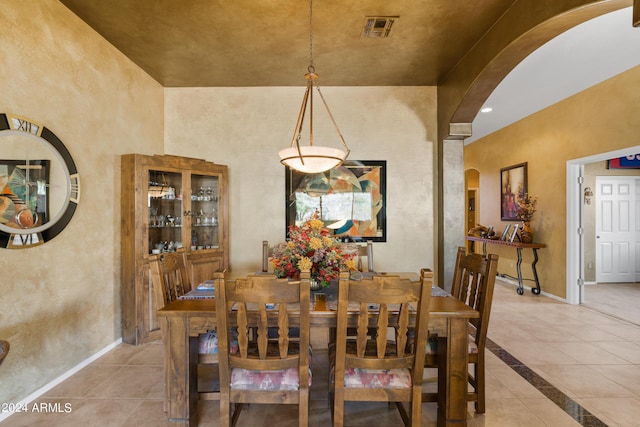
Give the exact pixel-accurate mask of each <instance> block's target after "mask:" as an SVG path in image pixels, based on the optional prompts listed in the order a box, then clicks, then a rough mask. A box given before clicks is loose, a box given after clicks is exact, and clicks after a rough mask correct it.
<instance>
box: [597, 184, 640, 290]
mask: <svg viewBox="0 0 640 427" xmlns="http://www.w3.org/2000/svg"><path fill="white" fill-rule="evenodd" d="M635 181H636V180H635V178H633V177H613V176H602V177H600V176H599V177H596V203H597V204H596V281H597V282H599V283H605V282H609V283H610V282H634V281H635V280H636V252H637V251H636V241H637V238H636V235H637V230H636V223H637V222H638V221H637V220H636V211H637V209H636V199H637V198H636V185H635Z"/></svg>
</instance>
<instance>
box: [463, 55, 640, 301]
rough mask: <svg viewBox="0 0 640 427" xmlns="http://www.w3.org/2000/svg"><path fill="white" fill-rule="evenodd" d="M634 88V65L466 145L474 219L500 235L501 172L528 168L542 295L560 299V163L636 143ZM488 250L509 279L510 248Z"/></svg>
mask: <svg viewBox="0 0 640 427" xmlns="http://www.w3.org/2000/svg"><path fill="white" fill-rule="evenodd" d="M638 85H640V67H635V68H632V69H631V70H628V71H627V72H625V73H622V74H619V75H618V76H616V77H614V78H611V79H609V80H607V81H605V82H603V83H600V84H599V85H596V86H593V87H591V88H589V89H587V90H585V91H583V92H581V93H579V94H576V95H574V96H572V97H571V98H568V99H566V100H564V101H562V102H559V103H557V104H555V105H553V106H551V107H548V108H547V109H545V110H542V111H540V112H538V113H536V114H533V115H531V116H529V117H527V118H525V119H523V120H521V121H519V122H516V123H514V124H512V125H511V126H509V127H506V128H504V129H502V130H500V131H498V132H495V133H493V134H491V135H488V136H487V137H485V138H483V139H480V140H478V141H476V142H474V143H472V144H470V145H468V146H466V147H465V150H464V157H465V159H464V164H465V170H468V169H477V170H478V171H479V172H480V193H481V197H480V201H481V202H480V207H479V215H480V219H479V222H480V223H482V224H483V225H487V226H489V225H493V226H494V227H495V229H496V230H499V231H502V230H503V229H504V227H505V225H506V224H507V222H502V221H500V169H501V168H503V167H505V166H510V165H514V164H517V163H522V162H527V163H528V174H529V194H532V195H537V196H538V197H539V199H538V212H536V215H535V217H534V219H533V221H532V227H533V229H534V231H535V238H534V240H535V241H537V242H543V243H546V244H547V245H548V247H547V248H545V249H542V250H540V251H539V252H538V253H539V256H540V262H539V264H538V273H539V275H540V282H541V286H542V290H543V292H548V293H551V294H554V295H556V296H559V297H562V298H565V296H566V283H565V282H566V278H565V273H566V271H565V266H566V261H565V257H566V256H565V254H566V162H567V161H568V160H572V159H578V158H582V157H586V156H590V155H595V154H599V153H604V152H608V151H612V150H617V149H622V148H625V147H633V146H636V145H638V135H639V134H640V121H638V113H639V112H640V91H638V90H635V88H637V87H638ZM488 248H490V249H491V251H492V252H495V253H498V254H499V255H500V261H499V265H498V270H499V271H500V272H501V273H507V274H511V275H515V267H514V265H515V259H516V254H515V250H510V249H505V248H501V247H497V246H490V247H488ZM525 252H526V253H525V254H524V255H525V263H526V262H528V261H530V251H528V250H527V251H525ZM525 263H523V273H524V276H525V277H527V276H529V277H531V275H530V273H529V272H530V269H529V268H528V266H527V265H526V264H525ZM530 284H531V283H528V285H530Z"/></svg>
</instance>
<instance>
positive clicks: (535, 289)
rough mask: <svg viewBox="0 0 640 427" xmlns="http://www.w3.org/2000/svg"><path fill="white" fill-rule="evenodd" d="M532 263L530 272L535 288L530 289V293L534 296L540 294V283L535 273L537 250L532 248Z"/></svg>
mask: <svg viewBox="0 0 640 427" xmlns="http://www.w3.org/2000/svg"><path fill="white" fill-rule="evenodd" d="M532 250H533V262H532V263H531V271H533V280H534V281H535V282H536V287H535V288H531V292H533V294H534V295H538V294H540V281H539V280H538V272H537V271H536V264H537V263H538V249H536V248H533V249H532Z"/></svg>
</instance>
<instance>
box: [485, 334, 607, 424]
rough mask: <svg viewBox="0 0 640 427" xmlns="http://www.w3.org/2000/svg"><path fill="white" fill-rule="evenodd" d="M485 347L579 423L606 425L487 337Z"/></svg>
mask: <svg viewBox="0 0 640 427" xmlns="http://www.w3.org/2000/svg"><path fill="white" fill-rule="evenodd" d="M485 347H486V348H487V349H489V350H490V351H491V352H492V353H493V354H495V355H496V356H498V358H499V359H500V360H502V361H503V362H504V363H506V364H507V365H508V366H509V367H510V368H511V369H513V370H514V371H516V372H517V373H518V374H520V376H521V377H522V378H524V379H525V380H527V381H528V382H529V383H530V384H531V385H532V386H534V387H535V388H536V389H538V390H539V391H540V392H541V393H542V394H544V395H545V396H546V397H547V398H548V399H549V400H551V401H552V402H553V403H555V404H556V405H558V407H559V408H560V409H562V410H563V411H565V412H566V413H567V414H569V415H570V416H571V418H573V419H574V420H576V421H577V422H579V423H580V424H581V425H583V426H585V427H607V424H605V423H603V422H602V421H601V420H600V419H599V418H598V417H596V416H595V415H593V414H592V413H591V412H589V411H587V410H586V409H584V408H583V407H582V406H581V405H580V404H578V403H577V402H576V401H575V400H573V399H571V398H570V397H569V396H567V395H566V394H564V393H563V392H562V391H560V390H559V389H558V388H556V387H555V386H554V385H553V384H551V383H550V382H549V381H547V380H545V379H544V378H542V377H541V376H540V375H538V374H536V373H535V372H534V371H533V370H531V368H529V367H528V366H527V365H525V364H524V363H522V362H520V361H519V360H518V359H516V358H515V357H513V355H511V354H510V353H509V352H508V351H506V350H505V349H503V348H502V347H500V346H499V345H498V344H496V343H495V342H493V341H492V340H490V339H489V338H487V342H486V344H485Z"/></svg>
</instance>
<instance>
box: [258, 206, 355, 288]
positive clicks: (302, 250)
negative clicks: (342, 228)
mask: <svg viewBox="0 0 640 427" xmlns="http://www.w3.org/2000/svg"><path fill="white" fill-rule="evenodd" d="M272 250H273V253H272V258H271V263H272V264H273V271H274V273H275V274H276V276H278V277H293V278H295V277H298V275H299V274H300V270H304V269H307V268H309V269H310V270H311V279H312V280H315V282H317V283H318V284H320V285H321V286H322V287H326V286H329V282H330V281H331V280H334V279H337V278H338V276H339V275H340V270H342V269H345V268H347V269H350V270H355V262H354V258H355V253H352V252H346V251H343V250H342V249H341V247H340V245H339V242H338V241H337V240H336V239H335V238H333V237H331V231H329V230H327V229H325V228H324V223H323V222H322V221H321V220H320V219H319V215H318V212H317V211H316V212H315V213H314V214H313V216H312V217H311V219H309V220H307V221H306V222H304V223H303V224H302V225H300V226H295V225H293V226H289V239H288V240H287V242H285V243H280V244H278V245H276V246H274V247H273V248H272Z"/></svg>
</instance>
